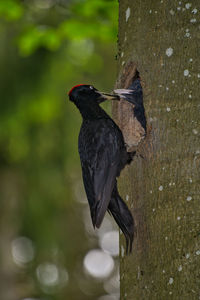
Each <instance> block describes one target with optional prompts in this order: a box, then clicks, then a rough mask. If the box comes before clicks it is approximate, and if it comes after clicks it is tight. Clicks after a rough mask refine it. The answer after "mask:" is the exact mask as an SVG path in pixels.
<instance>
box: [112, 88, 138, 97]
mask: <svg viewBox="0 0 200 300" xmlns="http://www.w3.org/2000/svg"><path fill="white" fill-rule="evenodd" d="M114 93H115V94H116V95H117V96H118V97H119V98H120V97H121V98H126V97H127V96H128V95H131V94H132V93H133V90H130V89H117V90H114Z"/></svg>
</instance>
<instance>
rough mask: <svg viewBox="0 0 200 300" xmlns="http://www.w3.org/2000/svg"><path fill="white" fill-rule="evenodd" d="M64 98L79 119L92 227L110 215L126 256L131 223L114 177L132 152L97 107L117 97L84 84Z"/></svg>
mask: <svg viewBox="0 0 200 300" xmlns="http://www.w3.org/2000/svg"><path fill="white" fill-rule="evenodd" d="M68 95H69V99H70V100H71V101H72V102H74V104H75V105H76V106H77V108H78V109H79V111H80V113H81V115H82V118H83V122H82V125H81V129H80V133H79V140H78V150H79V155H80V160H81V166H82V176H83V182H84V186H85V191H86V194H87V199H88V202H89V206H90V213H91V218H92V223H93V226H94V228H95V227H97V228H99V227H100V226H101V223H102V221H103V218H104V216H105V213H106V211H108V212H109V213H111V214H112V216H113V217H114V219H115V221H116V223H117V224H118V226H119V227H120V229H121V230H122V232H123V234H124V236H125V238H126V253H130V252H131V251H132V243H133V238H134V221H133V217H132V214H131V212H130V211H129V209H128V207H127V205H126V204H125V203H124V201H123V200H122V198H121V197H120V195H119V193H118V189H117V180H116V178H117V177H118V176H119V175H120V172H121V170H122V169H123V168H124V167H125V165H126V164H129V163H130V162H131V161H132V158H133V156H134V154H135V152H133V153H130V152H127V151H126V147H125V143H124V138H123V135H122V132H121V130H120V129H119V127H118V126H117V125H116V123H115V122H114V121H113V120H112V119H111V118H110V116H109V115H108V114H107V113H106V112H105V111H104V110H103V109H102V108H101V107H100V105H99V104H100V103H101V102H103V101H105V100H107V99H110V100H119V99H120V98H119V96H118V95H109V94H105V93H100V92H99V91H98V90H97V89H95V88H94V87H93V86H91V85H85V84H81V85H76V86H74V87H73V88H72V89H71V90H70V92H69V93H68Z"/></svg>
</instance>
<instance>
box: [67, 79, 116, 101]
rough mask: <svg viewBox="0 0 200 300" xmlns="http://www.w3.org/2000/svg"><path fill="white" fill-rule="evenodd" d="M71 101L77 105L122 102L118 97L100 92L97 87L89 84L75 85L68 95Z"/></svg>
mask: <svg viewBox="0 0 200 300" xmlns="http://www.w3.org/2000/svg"><path fill="white" fill-rule="evenodd" d="M68 95H69V99H70V100H71V101H72V102H74V103H75V104H76V105H77V104H79V103H82V104H83V103H87V102H88V101H89V102H90V103H92V102H94V103H95V102H96V103H98V104H99V103H101V102H103V101H105V100H120V98H119V96H118V95H110V94H105V93H101V92H99V91H98V90H97V89H96V88H95V87H93V86H92V85H88V84H78V85H75V86H74V87H73V88H72V89H71V90H70V91H69V93H68Z"/></svg>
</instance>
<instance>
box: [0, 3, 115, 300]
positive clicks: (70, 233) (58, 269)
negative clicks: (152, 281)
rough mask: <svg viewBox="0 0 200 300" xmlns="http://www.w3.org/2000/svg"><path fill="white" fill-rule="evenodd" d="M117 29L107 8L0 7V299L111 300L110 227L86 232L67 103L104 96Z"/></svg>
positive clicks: (73, 120)
mask: <svg viewBox="0 0 200 300" xmlns="http://www.w3.org/2000/svg"><path fill="white" fill-rule="evenodd" d="M117 21H118V3H117V1H115V0H24V1H22V0H21V1H20V0H0V77H1V80H0V95H1V102H0V103H1V109H0V205H1V206H0V299H1V300H25V299H26V300H36V299H37V300H39V299H41V300H54V299H55V300H64V299H65V300H66V299H70V300H73V299H75V300H79V299H80V300H84V299H98V300H115V299H119V274H118V273H119V268H118V229H117V227H116V226H115V225H114V224H113V222H112V219H111V218H110V217H109V216H107V217H106V219H105V220H104V223H103V226H102V228H101V229H100V230H99V231H94V230H93V228H92V225H91V220H90V215H89V208H88V204H87V200H86V196H85V192H84V189H83V184H82V178H81V169H80V163H79V156H78V149H77V139H78V132H79V128H80V124H81V118H80V115H79V112H78V111H77V109H76V108H75V106H74V105H73V104H72V103H70V102H69V100H68V96H67V92H68V90H69V89H70V88H71V87H72V86H73V85H75V84H78V83H90V84H93V85H94V86H95V87H96V88H98V89H99V90H103V91H107V92H109V91H110V90H111V89H112V87H113V84H114V81H115V79H116V61H115V56H116V52H117V50H116V43H117ZM104 108H105V109H106V110H107V111H108V112H109V111H110V107H109V106H104Z"/></svg>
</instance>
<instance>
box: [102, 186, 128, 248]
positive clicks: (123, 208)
mask: <svg viewBox="0 0 200 300" xmlns="http://www.w3.org/2000/svg"><path fill="white" fill-rule="evenodd" d="M108 211H109V212H110V213H111V214H112V216H113V218H114V219H115V221H116V223H117V224H118V226H119V227H120V229H121V230H122V232H123V234H124V236H125V238H126V254H128V253H131V252H132V245H133V239H134V220H133V217H132V214H131V212H130V211H129V209H128V207H127V205H126V204H125V202H124V201H123V200H122V198H121V197H120V195H119V193H118V190H117V184H116V185H115V187H114V189H113V193H112V197H111V201H110V203H109V206H108Z"/></svg>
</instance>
